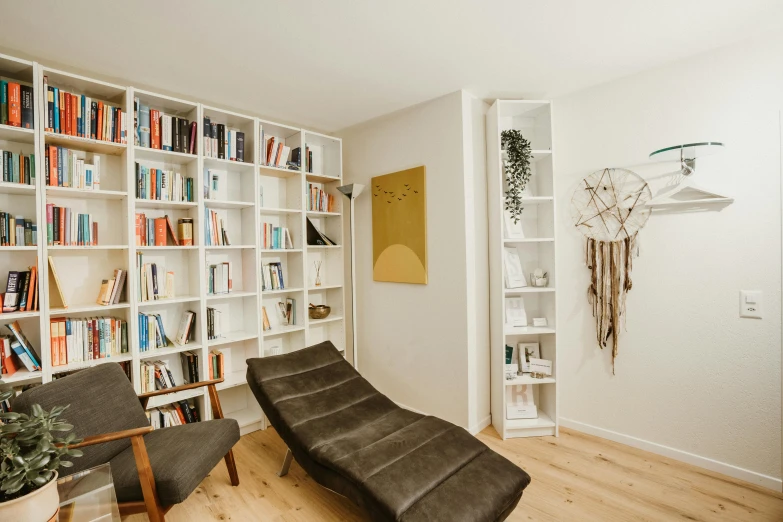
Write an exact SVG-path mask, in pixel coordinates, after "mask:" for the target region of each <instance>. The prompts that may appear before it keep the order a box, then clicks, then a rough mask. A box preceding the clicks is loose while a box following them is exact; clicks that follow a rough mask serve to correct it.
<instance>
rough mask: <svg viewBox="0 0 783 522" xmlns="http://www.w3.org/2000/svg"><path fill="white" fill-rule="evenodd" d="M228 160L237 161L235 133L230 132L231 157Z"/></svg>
mask: <svg viewBox="0 0 783 522" xmlns="http://www.w3.org/2000/svg"><path fill="white" fill-rule="evenodd" d="M229 159H232V160H236V159H237V131H231V157H230V158H229Z"/></svg>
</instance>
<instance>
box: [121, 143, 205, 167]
mask: <svg viewBox="0 0 783 522" xmlns="http://www.w3.org/2000/svg"><path fill="white" fill-rule="evenodd" d="M133 149H134V154H135V157H136V161H137V162H139V163H144V162H145V161H148V162H162V163H168V164H174V165H188V164H190V163H191V162H194V161H196V160H198V156H197V155H195V154H188V153H185V152H174V151H173V150H163V149H152V148H148V147H140V146H138V145H136V146H135V147H133Z"/></svg>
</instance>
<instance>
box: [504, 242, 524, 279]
mask: <svg viewBox="0 0 783 522" xmlns="http://www.w3.org/2000/svg"><path fill="white" fill-rule="evenodd" d="M503 275H504V279H505V283H506V288H523V287H525V286H527V281H526V280H525V274H524V272H523V270H522V261H521V260H520V259H519V252H517V249H516V248H510V247H506V248H504V249H503Z"/></svg>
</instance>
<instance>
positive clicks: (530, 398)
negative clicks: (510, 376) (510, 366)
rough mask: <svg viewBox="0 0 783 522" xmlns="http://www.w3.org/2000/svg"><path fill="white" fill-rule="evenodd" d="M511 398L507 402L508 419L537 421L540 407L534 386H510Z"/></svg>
mask: <svg viewBox="0 0 783 522" xmlns="http://www.w3.org/2000/svg"><path fill="white" fill-rule="evenodd" d="M508 388H509V391H508V394H509V398H508V400H507V401H506V418H507V419H535V418H537V417H538V407H536V400H535V394H534V386H533V385H532V384H522V385H519V386H508Z"/></svg>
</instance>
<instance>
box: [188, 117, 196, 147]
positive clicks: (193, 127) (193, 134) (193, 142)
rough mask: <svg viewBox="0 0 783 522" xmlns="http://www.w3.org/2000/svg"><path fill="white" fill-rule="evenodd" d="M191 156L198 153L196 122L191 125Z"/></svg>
mask: <svg viewBox="0 0 783 522" xmlns="http://www.w3.org/2000/svg"><path fill="white" fill-rule="evenodd" d="M189 152H190V153H191V154H195V153H196V122H195V121H194V122H191V123H190V151H189Z"/></svg>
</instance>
